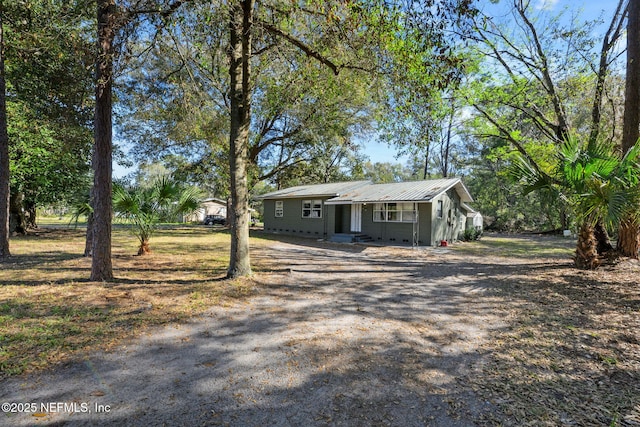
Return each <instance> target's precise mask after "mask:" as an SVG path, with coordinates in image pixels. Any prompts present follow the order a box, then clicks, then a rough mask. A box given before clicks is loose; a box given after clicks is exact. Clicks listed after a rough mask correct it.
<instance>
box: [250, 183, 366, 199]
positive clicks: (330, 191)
mask: <svg viewBox="0 0 640 427" xmlns="http://www.w3.org/2000/svg"><path fill="white" fill-rule="evenodd" d="M365 185H371V181H349V182H333V183H328V184H310V185H298V186H296V187H290V188H285V189H282V190H277V191H272V192H271V193H267V194H263V195H261V196H259V197H258V199H293V198H300V197H337V196H340V195H342V194H344V193H346V192H348V191H351V190H355V189H356V188H359V187H362V186H365Z"/></svg>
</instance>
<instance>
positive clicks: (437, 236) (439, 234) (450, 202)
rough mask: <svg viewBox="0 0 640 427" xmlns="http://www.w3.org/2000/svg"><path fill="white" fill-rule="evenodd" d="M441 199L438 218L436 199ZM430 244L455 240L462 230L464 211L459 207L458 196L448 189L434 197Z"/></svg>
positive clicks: (464, 217) (434, 244)
mask: <svg viewBox="0 0 640 427" xmlns="http://www.w3.org/2000/svg"><path fill="white" fill-rule="evenodd" d="M439 200H441V201H442V218H438V215H437V212H438V201H439ZM431 217H432V220H431V230H432V235H431V245H432V246H437V245H438V244H439V243H440V241H442V240H446V241H449V242H450V241H455V240H458V239H459V238H460V235H461V234H462V233H463V232H464V221H465V220H466V211H465V210H464V209H463V208H462V207H461V202H460V197H459V196H458V194H457V193H456V192H455V191H452V190H449V191H447V192H446V193H445V194H442V195H440V196H439V197H437V198H435V199H434V200H433V203H432V209H431Z"/></svg>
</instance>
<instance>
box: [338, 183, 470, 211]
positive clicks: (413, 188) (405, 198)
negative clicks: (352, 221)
mask: <svg viewBox="0 0 640 427" xmlns="http://www.w3.org/2000/svg"><path fill="white" fill-rule="evenodd" d="M451 188H455V190H456V192H457V193H458V195H459V196H460V200H461V201H462V202H473V198H472V197H471V194H469V190H467V187H465V185H464V184H463V183H462V180H461V179H460V178H442V179H432V180H429V181H412V182H394V183H390V184H370V185H367V186H360V187H358V188H354V189H353V190H351V191H348V192H345V193H343V194H341V195H340V196H337V197H335V198H332V199H330V200H327V201H326V202H325V203H327V204H331V205H334V204H336V205H337V204H349V203H373V202H429V201H431V200H432V199H433V198H434V197H437V196H439V195H440V194H442V193H444V192H446V191H447V190H449V189H451Z"/></svg>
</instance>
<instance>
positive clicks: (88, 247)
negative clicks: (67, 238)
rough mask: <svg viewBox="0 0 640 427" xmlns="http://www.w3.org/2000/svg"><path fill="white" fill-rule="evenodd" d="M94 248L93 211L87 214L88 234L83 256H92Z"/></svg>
mask: <svg viewBox="0 0 640 427" xmlns="http://www.w3.org/2000/svg"><path fill="white" fill-rule="evenodd" d="M92 248H93V212H91V213H90V214H89V215H87V235H86V237H85V241H84V254H82V256H86V257H90V256H91V251H92Z"/></svg>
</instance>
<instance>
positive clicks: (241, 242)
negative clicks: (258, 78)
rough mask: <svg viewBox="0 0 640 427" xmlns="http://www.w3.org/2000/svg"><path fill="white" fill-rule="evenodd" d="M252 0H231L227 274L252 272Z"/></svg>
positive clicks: (243, 274) (234, 275) (242, 274)
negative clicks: (249, 160) (249, 157)
mask: <svg viewBox="0 0 640 427" xmlns="http://www.w3.org/2000/svg"><path fill="white" fill-rule="evenodd" d="M253 3H254V1H253V0H240V1H234V2H232V4H231V6H230V9H231V10H230V16H231V19H230V22H229V33H230V41H231V45H230V53H229V57H230V58H229V59H230V65H229V75H230V79H231V80H230V82H231V91H230V92H231V96H230V98H231V131H230V134H229V148H230V150H229V153H230V156H229V166H230V169H231V212H230V219H231V254H230V259H229V270H228V271H227V277H230V278H231V277H239V276H246V275H249V274H251V262H250V257H249V188H248V185H247V153H248V146H249V125H250V123H251V90H252V88H251V78H250V77H251V74H250V73H251V67H250V61H251V31H252V28H251V26H252V24H253Z"/></svg>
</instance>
